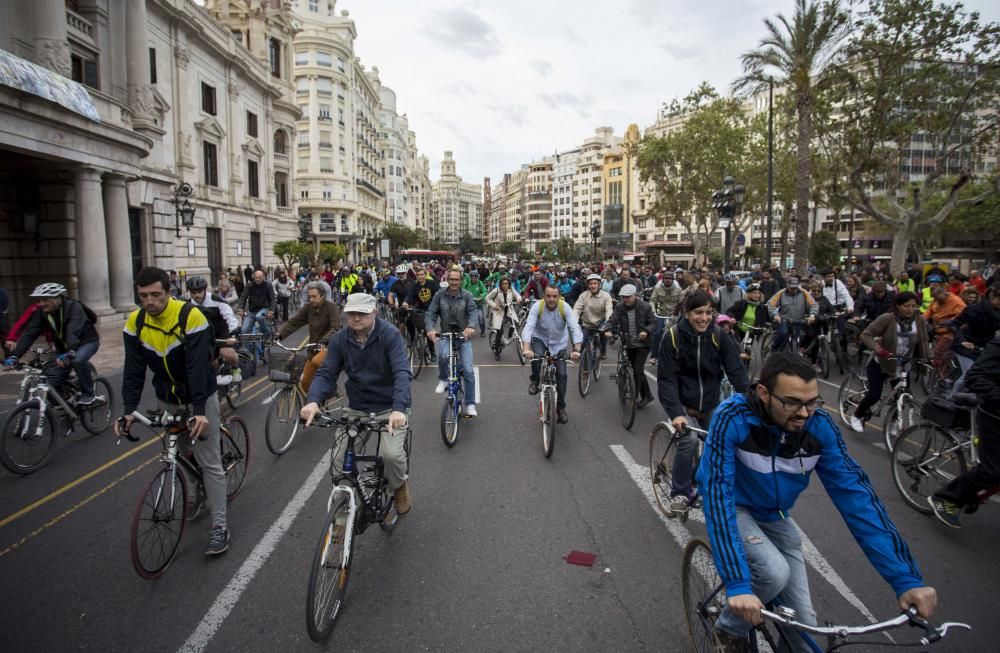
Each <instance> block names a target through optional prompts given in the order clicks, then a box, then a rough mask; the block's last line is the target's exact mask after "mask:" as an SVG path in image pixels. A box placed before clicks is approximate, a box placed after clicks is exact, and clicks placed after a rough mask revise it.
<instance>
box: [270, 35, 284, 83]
mask: <svg viewBox="0 0 1000 653" xmlns="http://www.w3.org/2000/svg"><path fill="white" fill-rule="evenodd" d="M267 53H268V58H269V60H270V62H271V77H277V78H279V79H280V78H281V41H279V40H278V39H270V40H268V42H267Z"/></svg>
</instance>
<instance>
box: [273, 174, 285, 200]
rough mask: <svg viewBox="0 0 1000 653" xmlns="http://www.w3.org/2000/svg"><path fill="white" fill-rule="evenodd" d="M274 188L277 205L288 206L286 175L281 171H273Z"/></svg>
mask: <svg viewBox="0 0 1000 653" xmlns="http://www.w3.org/2000/svg"><path fill="white" fill-rule="evenodd" d="M274 190H275V193H276V196H277V197H276V200H275V201H276V202H277V204H278V206H284V207H287V206H288V175H286V174H285V173H283V172H276V173H274Z"/></svg>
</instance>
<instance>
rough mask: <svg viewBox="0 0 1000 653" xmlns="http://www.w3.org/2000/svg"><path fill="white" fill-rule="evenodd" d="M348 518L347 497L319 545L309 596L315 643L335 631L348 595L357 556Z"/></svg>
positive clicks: (329, 519) (308, 623) (310, 625)
mask: <svg viewBox="0 0 1000 653" xmlns="http://www.w3.org/2000/svg"><path fill="white" fill-rule="evenodd" d="M349 517H350V508H349V503H348V500H347V498H346V497H344V496H338V497H337V498H335V499H334V501H333V505H332V506H331V507H330V512H329V513H328V514H327V516H326V520H325V522H324V525H323V532H322V533H321V534H320V537H319V542H317V543H316V552H315V553H314V554H313V561H312V568H311V569H310V571H309V593H308V595H307V596H306V627H307V628H308V630H309V637H310V638H311V639H312V640H313V641H314V642H322V641H324V640H326V639H327V638H328V637H329V636H330V633H331V632H333V626H334V625H335V624H336V622H337V617H338V616H339V615H340V609H341V608H342V607H343V604H344V595H345V594H347V581H348V579H349V575H350V570H351V562H352V558H353V553H354V537H353V535H354V524H352V523H349Z"/></svg>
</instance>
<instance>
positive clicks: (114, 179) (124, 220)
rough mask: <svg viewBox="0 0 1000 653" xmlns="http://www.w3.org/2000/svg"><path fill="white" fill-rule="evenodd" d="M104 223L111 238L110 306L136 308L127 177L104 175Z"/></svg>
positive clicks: (109, 258) (109, 269) (124, 308)
mask: <svg viewBox="0 0 1000 653" xmlns="http://www.w3.org/2000/svg"><path fill="white" fill-rule="evenodd" d="M104 223H105V226H106V228H107V238H108V271H109V272H110V273H111V279H110V281H111V305H112V306H113V307H114V308H115V310H116V311H119V312H126V311H131V310H132V309H134V308H135V304H134V303H133V296H132V238H131V235H130V233H129V225H128V195H127V194H126V192H125V177H123V176H121V175H115V174H106V175H104Z"/></svg>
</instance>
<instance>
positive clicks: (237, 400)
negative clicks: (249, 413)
mask: <svg viewBox="0 0 1000 653" xmlns="http://www.w3.org/2000/svg"><path fill="white" fill-rule="evenodd" d="M223 396H224V397H225V398H226V403H227V404H229V407H230V408H231V409H233V410H236V409H237V408H239V407H240V405H241V404H242V403H243V380H242V379H241V380H239V381H237V380H235V379H234V380H232V381H230V382H229V385H227V386H226V388H225V391H224V392H223Z"/></svg>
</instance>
